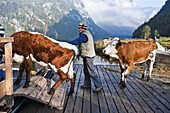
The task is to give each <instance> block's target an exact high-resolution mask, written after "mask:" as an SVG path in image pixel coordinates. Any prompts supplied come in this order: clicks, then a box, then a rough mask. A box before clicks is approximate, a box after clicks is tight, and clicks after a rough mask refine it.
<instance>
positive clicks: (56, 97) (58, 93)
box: [49, 84, 67, 110]
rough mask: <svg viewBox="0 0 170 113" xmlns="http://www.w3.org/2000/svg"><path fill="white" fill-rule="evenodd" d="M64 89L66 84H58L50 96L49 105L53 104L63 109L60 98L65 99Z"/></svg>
mask: <svg viewBox="0 0 170 113" xmlns="http://www.w3.org/2000/svg"><path fill="white" fill-rule="evenodd" d="M66 89H67V85H66V84H64V85H60V86H59V87H58V88H57V89H56V90H55V92H54V94H53V96H52V97H51V100H50V102H49V105H50V106H54V107H56V108H58V109H60V110H61V109H63V104H62V100H63V99H65V96H66Z"/></svg>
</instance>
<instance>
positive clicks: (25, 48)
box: [11, 31, 78, 95]
mask: <svg viewBox="0 0 170 113" xmlns="http://www.w3.org/2000/svg"><path fill="white" fill-rule="evenodd" d="M11 37H13V38H14V42H13V43H12V52H13V60H15V61H16V62H18V63H21V64H20V67H19V75H18V77H17V80H16V81H15V83H14V85H17V84H19V83H20V81H21V78H22V74H23V71H24V69H25V70H26V82H25V84H24V86H23V87H24V88H26V87H28V86H29V82H30V70H31V65H32V61H34V62H37V63H38V64H40V65H42V66H50V67H51V68H52V69H53V70H54V71H55V72H56V73H57V74H58V75H59V80H58V81H57V82H56V83H55V84H54V85H53V86H52V88H51V89H50V91H49V92H48V93H49V94H52V93H54V91H55V89H56V88H57V87H58V86H59V85H60V84H61V83H62V82H63V81H64V80H66V79H67V78H68V79H70V80H71V87H70V92H69V95H72V93H73V92H74V84H75V78H76V75H75V73H74V71H73V60H74V58H75V56H76V54H77V52H78V50H77V47H76V46H74V45H71V44H68V43H66V42H58V41H56V40H54V39H52V38H49V37H47V36H43V35H41V34H39V33H31V32H26V31H21V32H16V33H14V34H12V35H11Z"/></svg>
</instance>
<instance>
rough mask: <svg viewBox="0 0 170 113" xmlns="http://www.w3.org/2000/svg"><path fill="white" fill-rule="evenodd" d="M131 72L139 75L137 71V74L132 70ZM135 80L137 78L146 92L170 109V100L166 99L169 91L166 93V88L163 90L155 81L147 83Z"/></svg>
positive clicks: (169, 96) (169, 94)
mask: <svg viewBox="0 0 170 113" xmlns="http://www.w3.org/2000/svg"><path fill="white" fill-rule="evenodd" d="M132 74H133V76H139V73H138V74H137V73H135V72H134V71H132ZM134 79H135V78H134ZM135 80H137V81H138V82H139V83H140V84H141V85H142V86H143V87H145V89H146V90H147V91H148V92H150V93H151V94H152V95H153V96H155V97H156V98H157V99H158V100H159V101H160V102H161V103H162V104H163V105H164V106H165V107H166V108H168V109H170V106H169V103H170V100H168V99H169V98H170V93H168V92H167V91H166V90H163V88H161V87H158V86H157V85H156V84H155V83H152V82H150V83H148V82H146V81H141V80H139V79H135Z"/></svg>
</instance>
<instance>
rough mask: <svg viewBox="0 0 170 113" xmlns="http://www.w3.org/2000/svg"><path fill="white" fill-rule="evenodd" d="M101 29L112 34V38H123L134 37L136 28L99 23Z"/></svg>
mask: <svg viewBox="0 0 170 113" xmlns="http://www.w3.org/2000/svg"><path fill="white" fill-rule="evenodd" d="M99 25H100V26H101V28H102V29H103V30H105V31H107V32H108V33H110V34H111V35H112V36H118V35H119V36H121V35H130V36H131V35H132V33H133V32H134V30H135V28H134V27H127V26H117V25H113V24H109V23H108V24H107V23H99Z"/></svg>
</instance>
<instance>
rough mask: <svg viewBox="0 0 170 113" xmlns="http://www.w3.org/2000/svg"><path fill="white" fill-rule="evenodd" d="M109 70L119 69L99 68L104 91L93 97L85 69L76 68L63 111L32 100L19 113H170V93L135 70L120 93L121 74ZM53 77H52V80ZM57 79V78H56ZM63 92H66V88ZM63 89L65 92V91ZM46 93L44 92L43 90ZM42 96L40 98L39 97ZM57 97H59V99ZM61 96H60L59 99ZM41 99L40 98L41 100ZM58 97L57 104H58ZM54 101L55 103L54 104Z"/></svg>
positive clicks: (75, 66)
mask: <svg viewBox="0 0 170 113" xmlns="http://www.w3.org/2000/svg"><path fill="white" fill-rule="evenodd" d="M107 67H112V68H115V70H116V69H117V68H118V66H117V65H105V66H103V65H96V66H95V71H96V73H97V74H98V76H99V78H100V80H101V82H102V84H103V86H104V87H103V90H102V91H101V92H99V93H93V89H94V88H95V87H94V84H93V82H92V89H91V90H89V89H82V88H81V87H80V86H81V85H83V83H84V73H83V65H74V70H75V72H76V75H77V77H76V82H75V90H74V93H73V95H72V96H66V99H65V101H64V102H63V103H64V106H63V109H62V110H58V109H55V108H53V109H51V108H50V107H48V106H47V105H46V104H42V103H39V102H36V101H33V100H32V99H28V100H27V101H26V102H25V103H24V104H22V106H21V107H20V108H19V109H18V110H17V111H16V113H128V112H132V113H154V112H156V113H169V112H170V106H169V105H170V93H169V92H167V91H166V90H164V89H163V88H161V87H160V86H158V85H156V84H155V83H153V82H152V80H151V82H150V83H147V82H146V81H142V80H141V79H140V78H141V76H142V75H141V74H139V73H138V72H136V71H134V70H132V71H131V73H130V75H129V77H128V78H127V84H126V85H127V88H126V89H120V88H119V87H118V83H119V81H120V78H121V76H120V72H119V71H111V70H108V69H106V68H107ZM53 77H54V76H52V77H50V78H51V79H53ZM54 78H55V77H54ZM63 89H64V88H63ZM63 89H62V90H63ZM44 90H45V89H44ZM38 95H39V96H40V95H41V94H38ZM57 96H58V95H57ZM59 96H60V95H59ZM40 97H41V96H40ZM57 100H58V99H57V97H56V98H55V101H57ZM55 101H54V103H55Z"/></svg>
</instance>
